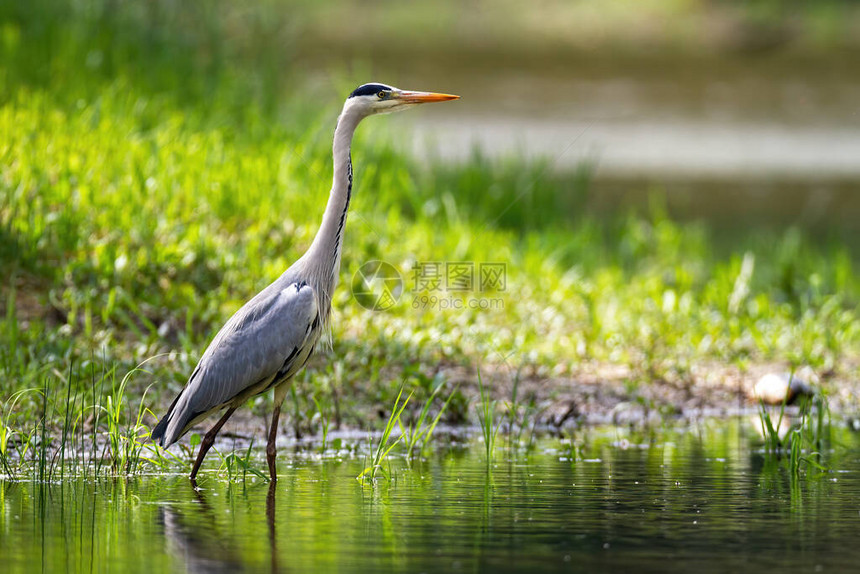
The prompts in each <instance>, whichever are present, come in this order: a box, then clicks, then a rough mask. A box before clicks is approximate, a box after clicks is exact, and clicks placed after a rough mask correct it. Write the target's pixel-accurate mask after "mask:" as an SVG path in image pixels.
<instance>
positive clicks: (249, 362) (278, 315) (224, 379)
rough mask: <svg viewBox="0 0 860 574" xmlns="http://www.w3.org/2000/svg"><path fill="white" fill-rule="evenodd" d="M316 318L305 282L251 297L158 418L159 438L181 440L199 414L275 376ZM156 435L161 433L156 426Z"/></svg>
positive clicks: (297, 351)
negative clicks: (157, 432) (172, 402)
mask: <svg viewBox="0 0 860 574" xmlns="http://www.w3.org/2000/svg"><path fill="white" fill-rule="evenodd" d="M318 321H319V319H318V311H317V304H316V297H315V295H314V292H313V289H312V288H311V287H310V286H309V285H307V284H306V283H304V282H298V283H292V284H291V285H289V286H287V287H286V288H285V289H282V290H280V291H276V290H272V291H270V292H269V293H267V292H266V291H264V292H263V293H261V294H260V295H259V296H258V297H255V298H254V299H252V300H251V301H249V302H248V303H247V304H246V305H245V306H244V307H242V308H241V309H240V310H239V311H237V312H236V314H235V315H233V317H231V318H230V320H229V321H227V323H226V324H225V325H224V327H222V328H221V331H219V332H218V335H216V336H215V339H214V340H213V341H212V343H211V344H210V345H209V348H207V349H206V352H205V353H204V354H203V357H202V358H201V359H200V362H199V363H198V364H197V368H196V369H194V373H193V374H192V375H191V378H190V379H189V381H188V384H187V385H186V386H185V388H184V389H183V390H182V392H181V394H180V396H179V397H178V398H177V400H176V402H175V403H174V405H173V407H172V408H171V409H170V411H169V412H168V413H167V415H165V417H164V419H163V420H162V422H160V423H159V426H160V427H162V428H161V433H163V434H162V436H161V437H160V438H161V444H162V445H170V444H172V443H173V442H175V441H176V440H178V439H179V437H181V436H182V435H183V434H184V433H185V431H186V430H187V427H188V426H189V424H190V423H191V422H192V421H193V420H194V419H195V418H197V417H200V416H201V415H205V414H208V413H209V412H211V411H213V410H217V409H218V408H220V407H222V406H224V405H226V404H228V403H230V402H231V401H232V400H233V399H236V398H237V397H240V396H241V395H243V394H244V393H246V392H248V391H251V390H252V389H254V388H255V387H257V388H259V390H260V391H262V390H263V389H264V388H266V387H267V386H268V385H269V384H271V383H272V382H274V380H275V378H276V377H277V376H278V374H279V373H281V372H284V371H286V370H287V369H288V368H289V367H290V361H292V360H293V359H294V358H295V357H296V356H298V355H299V354H301V353H300V351H301V350H302V349H303V348H304V346H305V345H306V344H308V339H309V336H310V335H311V332H312V331H313V329H314V326H315V323H317V322H318ZM153 438H159V437H157V436H156V432H155V431H153Z"/></svg>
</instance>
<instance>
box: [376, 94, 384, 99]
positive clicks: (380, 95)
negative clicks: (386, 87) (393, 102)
mask: <svg viewBox="0 0 860 574" xmlns="http://www.w3.org/2000/svg"><path fill="white" fill-rule="evenodd" d="M376 95H377V96H379V99H380V100H384V99H385V92H379V93H378V94H376Z"/></svg>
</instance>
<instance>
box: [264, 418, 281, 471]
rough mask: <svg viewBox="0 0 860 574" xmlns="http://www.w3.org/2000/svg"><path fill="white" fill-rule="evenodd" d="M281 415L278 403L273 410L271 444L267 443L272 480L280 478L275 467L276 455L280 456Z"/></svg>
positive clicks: (270, 432) (270, 431)
mask: <svg viewBox="0 0 860 574" xmlns="http://www.w3.org/2000/svg"><path fill="white" fill-rule="evenodd" d="M280 416H281V405H280V403H279V404H276V405H275V410H274V411H273V412H272V428H271V429H269V444H267V445H266V458H267V459H268V461H269V476H270V477H272V482H275V481H276V480H278V473H277V470H276V469H275V457H277V456H278V447H277V444H276V443H277V441H278V418H279V417H280Z"/></svg>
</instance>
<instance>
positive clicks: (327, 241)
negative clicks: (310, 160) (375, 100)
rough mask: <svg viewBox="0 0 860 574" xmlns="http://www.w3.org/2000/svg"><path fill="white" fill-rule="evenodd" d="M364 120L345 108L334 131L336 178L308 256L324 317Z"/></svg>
mask: <svg viewBox="0 0 860 574" xmlns="http://www.w3.org/2000/svg"><path fill="white" fill-rule="evenodd" d="M360 121H361V117H360V116H358V115H357V114H355V113H350V110H349V109H348V108H346V107H345V108H344V110H343V112H342V113H341V114H340V117H339V118H338V121H337V128H336V129H335V131H334V144H333V146H332V153H333V156H334V177H333V181H332V186H331V193H330V194H329V198H328V204H327V205H326V208H325V213H324V214H323V218H322V224H321V225H320V229H319V231H318V232H317V235H316V237H315V238H314V241H313V243H312V244H311V246H310V248H309V249H308V252H307V254H306V256H307V268H308V271H309V272H310V273H309V275H310V278H311V280H312V281H313V283H316V284H315V285H312V286H313V287H314V289H315V290H316V291H317V292H318V294H319V297H320V304H321V305H320V315H321V316H323V317H324V320H325V318H327V316H328V310H329V308H330V305H331V295H332V293H333V292H334V288H335V286H336V285H337V279H338V271H339V269H340V252H341V245H342V243H343V228H344V226H345V225H346V213H347V210H348V209H349V200H350V196H351V194H352V160H351V158H350V146H351V144H352V136H353V134H354V133H355V128H356V127H357V126H358V122H360Z"/></svg>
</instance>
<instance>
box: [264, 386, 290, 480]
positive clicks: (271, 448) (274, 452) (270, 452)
mask: <svg viewBox="0 0 860 574" xmlns="http://www.w3.org/2000/svg"><path fill="white" fill-rule="evenodd" d="M289 388H290V385H289V383H282V384H281V385H280V386H278V387H275V410H274V411H272V426H271V428H270V429H269V443H268V444H267V445H266V458H267V459H268V461H269V476H270V477H271V479H272V482H275V481H277V480H278V473H277V469H276V468H275V458H276V457H277V456H278V445H277V442H278V418H280V416H281V405H282V404H283V403H284V398H285V397H286V396H287V390H288V389H289Z"/></svg>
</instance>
